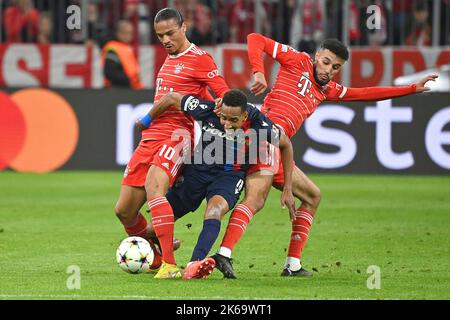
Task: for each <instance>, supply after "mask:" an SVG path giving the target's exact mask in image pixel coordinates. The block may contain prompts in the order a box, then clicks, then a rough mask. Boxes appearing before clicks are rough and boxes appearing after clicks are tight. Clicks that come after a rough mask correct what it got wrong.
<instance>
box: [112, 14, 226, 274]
mask: <svg viewBox="0 0 450 320" xmlns="http://www.w3.org/2000/svg"><path fill="white" fill-rule="evenodd" d="M154 29H155V33H156V35H157V36H158V39H159V41H160V42H161V44H162V45H163V46H164V48H165V50H166V52H167V53H168V56H167V58H166V60H165V61H164V64H163V65H162V67H161V69H160V70H159V73H158V75H157V79H156V88H155V97H154V102H155V103H157V102H158V100H159V99H160V98H161V97H163V96H164V95H165V94H166V93H168V92H172V91H175V92H179V93H182V94H192V95H195V96H198V97H200V98H202V99H214V98H213V97H212V96H211V94H210V93H209V91H208V87H209V88H210V89H211V90H212V91H213V92H214V94H215V95H216V96H217V97H222V96H223V95H224V94H225V92H227V91H228V90H229V88H228V85H227V84H226V82H225V80H224V79H223V77H222V76H221V75H220V74H219V72H218V69H217V66H216V64H215V62H214V60H213V58H212V57H211V55H209V54H208V53H206V52H205V51H203V50H201V49H200V48H198V47H197V46H196V45H195V44H193V43H190V42H189V40H188V39H187V37H186V24H185V23H184V22H183V18H182V16H181V14H180V13H179V12H178V11H177V10H175V9H171V8H165V9H162V10H160V11H159V12H158V13H157V14H156V16H155V19H154ZM193 128H194V123H193V119H192V118H191V117H189V116H187V115H186V114H185V113H183V112H181V111H179V110H177V109H175V108H172V109H171V110H168V111H167V112H165V113H164V114H163V115H162V116H161V117H158V118H157V119H155V120H154V121H153V122H152V126H151V127H150V128H148V129H146V130H144V131H143V132H142V139H141V141H140V143H139V145H138V147H137V148H136V150H135V151H134V153H133V155H132V157H131V159H130V161H129V162H128V165H127V167H126V169H125V173H124V177H123V180H122V186H121V190H120V195H119V199H118V201H117V204H116V206H115V213H116V215H117V217H118V218H119V220H120V222H121V223H122V224H123V226H124V228H125V231H126V232H127V234H128V235H130V236H140V237H143V238H145V239H147V240H151V239H154V240H155V238H154V237H153V232H152V231H151V226H150V225H149V224H148V223H147V220H146V219H145V217H144V216H143V215H142V214H141V213H140V209H141V207H142V206H143V205H144V204H145V202H148V206H149V208H150V211H151V217H152V225H153V229H154V231H155V234H156V236H157V237H158V240H159V243H160V246H161V248H162V262H163V264H162V265H161V268H160V271H159V272H165V273H171V271H170V270H171V267H172V266H173V265H174V264H175V259H174V256H173V239H172V237H170V239H169V237H168V236H167V235H172V234H173V227H174V220H173V213H172V209H171V207H170V205H169V203H168V202H167V199H166V198H165V194H166V193H167V190H168V189H169V187H170V186H171V185H172V183H173V182H174V181H175V179H176V177H177V176H178V174H179V173H180V170H181V167H182V165H183V160H184V157H185V156H189V154H186V153H187V152H186V148H185V147H187V146H188V144H190V141H192V135H193ZM187 149H189V148H187ZM153 247H154V246H153ZM164 248H168V249H167V250H164ZM154 249H155V248H154ZM157 260H159V261H156V262H155V263H154V264H153V266H152V267H153V268H157V267H159V264H161V259H157Z"/></svg>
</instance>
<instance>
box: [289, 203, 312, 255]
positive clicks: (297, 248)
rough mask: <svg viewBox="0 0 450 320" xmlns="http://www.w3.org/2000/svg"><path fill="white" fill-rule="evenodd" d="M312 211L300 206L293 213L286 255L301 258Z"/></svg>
mask: <svg viewBox="0 0 450 320" xmlns="http://www.w3.org/2000/svg"><path fill="white" fill-rule="evenodd" d="M313 219H314V213H312V212H311V211H309V210H308V209H306V208H303V207H300V208H298V209H297V211H296V213H295V219H294V221H292V233H291V242H290V243H289V250H288V254H287V255H288V257H294V258H299V259H300V258H301V257H302V251H303V248H304V247H305V245H306V242H307V240H308V235H309V230H310V228H311V224H312V221H313Z"/></svg>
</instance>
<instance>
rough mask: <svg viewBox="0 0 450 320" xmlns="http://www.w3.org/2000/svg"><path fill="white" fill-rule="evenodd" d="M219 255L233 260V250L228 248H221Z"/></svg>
mask: <svg viewBox="0 0 450 320" xmlns="http://www.w3.org/2000/svg"><path fill="white" fill-rule="evenodd" d="M217 253H218V254H220V255H221V256H224V257H227V258H231V250H230V249H228V248H225V247H220V248H219V251H217Z"/></svg>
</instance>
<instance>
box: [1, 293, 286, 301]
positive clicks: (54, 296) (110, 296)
mask: <svg viewBox="0 0 450 320" xmlns="http://www.w3.org/2000/svg"><path fill="white" fill-rule="evenodd" d="M1 298H42V299H45V298H86V299H87V298H97V299H142V300H144V299H153V300H211V299H217V300H286V299H288V300H292V298H288V297H286V298H276V299H274V298H270V297H269V298H268V297H236V298H230V297H224V296H189V297H186V296H171V297H167V296H145V295H142V296H140V295H128V296H117V295H81V294H73V295H71V294H0V299H1Z"/></svg>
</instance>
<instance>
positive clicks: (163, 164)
mask: <svg viewBox="0 0 450 320" xmlns="http://www.w3.org/2000/svg"><path fill="white" fill-rule="evenodd" d="M161 165H162V166H163V167H164V168H166V169H169V164H168V163H167V162H164V163H162V164H161Z"/></svg>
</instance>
